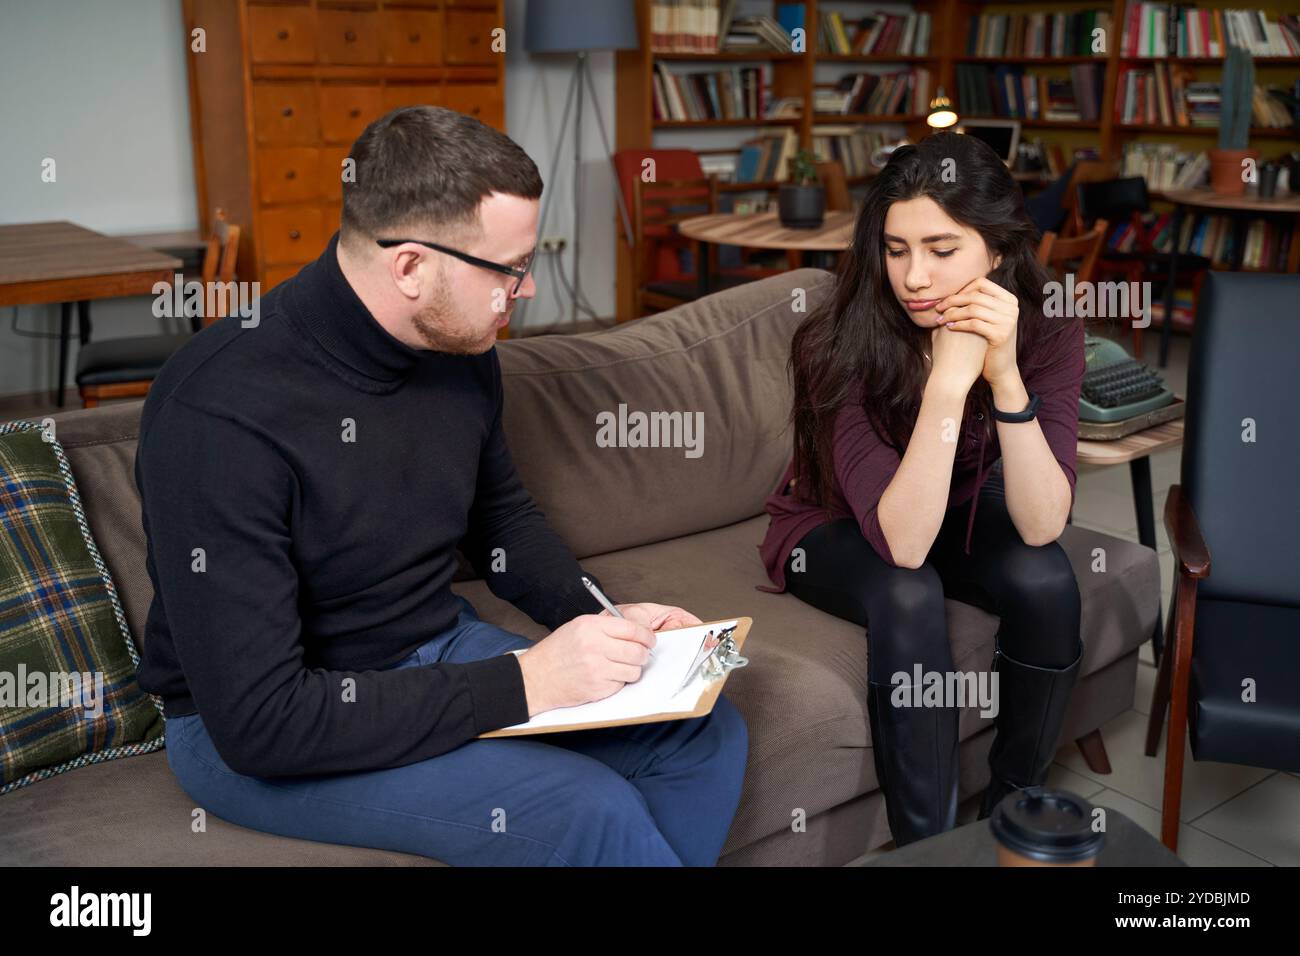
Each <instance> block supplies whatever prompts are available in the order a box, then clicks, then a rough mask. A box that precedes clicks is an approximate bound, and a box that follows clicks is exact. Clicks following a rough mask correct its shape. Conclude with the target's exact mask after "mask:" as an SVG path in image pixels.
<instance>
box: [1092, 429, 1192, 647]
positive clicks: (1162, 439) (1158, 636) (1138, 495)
mask: <svg viewBox="0 0 1300 956" xmlns="http://www.w3.org/2000/svg"><path fill="white" fill-rule="evenodd" d="M1182 443H1183V420H1182V419H1181V418H1175V419H1174V420H1173V421H1169V422H1162V423H1161V424H1159V425H1153V426H1151V427H1150V428H1144V429H1143V430H1142V431H1140V432H1134V433H1133V434H1132V435H1125V436H1124V437H1123V438H1116V439H1114V440H1113V441H1090V440H1088V439H1085V438H1081V439H1079V450H1078V463H1079V464H1086V465H1102V466H1104V465H1123V464H1127V465H1128V467H1129V477H1130V480H1131V481H1132V482H1133V510H1134V512H1135V513H1136V514H1137V526H1138V541H1139V542H1140V543H1141V544H1144V545H1146V546H1147V547H1148V548H1150V549H1151V550H1153V551H1159V550H1160V549H1159V547H1158V546H1157V545H1156V522H1155V505H1154V502H1153V500H1152V494H1151V458H1150V457H1149V456H1151V455H1154V454H1155V453H1156V452H1158V451H1165V450H1166V449H1169V448H1177V447H1178V446H1180V445H1181V444H1182ZM1162 623H1163V616H1162V613H1161V612H1160V611H1158V612H1157V614H1156V629H1155V633H1153V634H1152V635H1151V648H1152V650H1154V651H1155V657H1156V660H1159V659H1160V653H1161V651H1162V650H1163V645H1164V629H1163V627H1162Z"/></svg>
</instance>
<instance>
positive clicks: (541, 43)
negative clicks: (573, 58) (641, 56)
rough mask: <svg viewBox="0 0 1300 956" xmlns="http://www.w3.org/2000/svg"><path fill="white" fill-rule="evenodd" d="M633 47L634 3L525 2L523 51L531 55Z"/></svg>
mask: <svg viewBox="0 0 1300 956" xmlns="http://www.w3.org/2000/svg"><path fill="white" fill-rule="evenodd" d="M636 48H637V30H636V7H635V5H634V3H633V0H528V15H527V18H526V19H525V21H524V49H525V50H528V51H529V52H530V53H577V52H579V51H582V50H635V49H636Z"/></svg>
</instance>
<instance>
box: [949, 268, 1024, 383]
mask: <svg viewBox="0 0 1300 956" xmlns="http://www.w3.org/2000/svg"><path fill="white" fill-rule="evenodd" d="M935 309H936V310H937V311H938V312H939V313H940V317H939V324H938V325H936V326H935V327H934V332H933V333H932V335H931V340H932V342H933V344H934V363H935V367H936V368H938V364H939V349H940V344H939V343H940V342H941V341H943V339H944V338H946V337H948V336H955V335H957V334H958V333H966V334H973V335H976V336H978V337H979V338H981V339H982V340H983V341H984V343H985V345H986V347H987V350H986V351H985V353H984V355H983V364H982V366H981V368H980V370H979V372H978V373H977V375H976V378H978V377H979V376H980V375H982V376H983V377H984V379H985V380H986V381H987V382H988V383H989V385H991V386H998V385H1000V384H1003V383H1009V382H1012V381H1014V380H1015V379H1017V378H1019V376H1020V370H1019V367H1018V366H1017V365H1016V327H1017V325H1018V323H1019V320H1020V301H1019V300H1018V299H1017V298H1016V297H1015V296H1014V295H1013V294H1012V293H1010V292H1008V291H1007V290H1006V289H1004V288H1002V286H1000V285H998V284H997V283H996V282H994V281H993V280H992V279H989V278H988V277H987V276H980V277H979V278H976V279H972V280H971V281H970V282H968V283H966V285H965V286H963V287H962V288H961V289H960V290H959V291H958V292H955V293H953V294H952V295H950V296H947V297H946V298H943V299H941V300H939V302H938V303H936V304H935ZM974 383H975V379H971V381H970V383H969V384H968V385H967V388H969V387H970V385H973V384H974Z"/></svg>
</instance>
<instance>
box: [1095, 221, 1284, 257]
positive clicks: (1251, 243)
mask: <svg viewBox="0 0 1300 956" xmlns="http://www.w3.org/2000/svg"><path fill="white" fill-rule="evenodd" d="M1146 219H1147V221H1146V222H1144V223H1143V232H1144V233H1145V234H1147V235H1150V236H1152V237H1153V239H1152V241H1151V244H1152V247H1153V248H1154V249H1155V250H1156V251H1157V252H1163V253H1168V252H1169V251H1171V248H1172V246H1171V245H1170V243H1171V242H1172V239H1173V235H1172V233H1173V214H1172V213H1167V212H1165V213H1151V214H1148V216H1147V217H1146ZM1295 232H1296V230H1295V228H1294V227H1292V226H1291V225H1290V224H1287V223H1278V222H1271V221H1269V220H1266V219H1262V218H1260V219H1252V220H1251V221H1250V222H1249V223H1248V224H1247V226H1246V230H1245V235H1244V237H1243V238H1242V248H1241V266H1242V268H1243V269H1256V270H1260V271H1263V272H1285V271H1286V262H1287V256H1288V254H1289V253H1290V251H1291V243H1292V242H1294V241H1295ZM1235 238H1236V237H1235V236H1234V222H1233V219H1232V218H1231V217H1229V216H1226V215H1223V214H1222V213H1209V212H1207V213H1194V214H1188V215H1186V216H1184V217H1183V224H1182V228H1181V229H1180V230H1179V236H1178V254H1179V255H1184V254H1187V255H1195V256H1204V257H1205V258H1206V259H1208V260H1210V262H1211V263H1212V264H1213V265H1215V266H1226V265H1228V264H1230V263H1231V262H1232V261H1233V259H1234V250H1233V242H1234V241H1235ZM1138 240H1139V236H1138V231H1137V229H1136V228H1135V227H1134V225H1133V223H1122V224H1121V225H1119V226H1117V227H1116V228H1115V229H1114V230H1112V232H1111V235H1110V238H1109V240H1107V243H1106V245H1107V248H1109V249H1111V250H1112V251H1115V252H1133V251H1136V249H1137V248H1138Z"/></svg>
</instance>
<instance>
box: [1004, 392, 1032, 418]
mask: <svg viewBox="0 0 1300 956" xmlns="http://www.w3.org/2000/svg"><path fill="white" fill-rule="evenodd" d="M1040 401H1041V399H1040V398H1039V397H1038V395H1037V394H1036V393H1034V392H1030V393H1029V407H1028V408H1026V409H1025V410H1024V411H1023V412H1000V411H998V409H997V406H994V407H993V417H994V418H996V419H997V420H998V421H1000V422H1032V421H1033V420H1034V416H1035V415H1037V414H1038V405H1039V402H1040Z"/></svg>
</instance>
